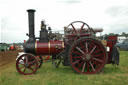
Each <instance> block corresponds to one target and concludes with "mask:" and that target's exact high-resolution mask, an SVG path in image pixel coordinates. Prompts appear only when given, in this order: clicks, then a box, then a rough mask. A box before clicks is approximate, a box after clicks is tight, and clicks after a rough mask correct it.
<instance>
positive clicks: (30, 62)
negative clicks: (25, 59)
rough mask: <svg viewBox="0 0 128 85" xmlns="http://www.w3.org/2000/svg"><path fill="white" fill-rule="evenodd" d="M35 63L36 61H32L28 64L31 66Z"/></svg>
mask: <svg viewBox="0 0 128 85" xmlns="http://www.w3.org/2000/svg"><path fill="white" fill-rule="evenodd" d="M35 62H36V61H35V60H33V61H31V62H29V63H28V64H29V65H31V64H33V63H35Z"/></svg>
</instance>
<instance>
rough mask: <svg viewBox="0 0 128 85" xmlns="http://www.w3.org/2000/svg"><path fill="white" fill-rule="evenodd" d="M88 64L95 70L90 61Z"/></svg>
mask: <svg viewBox="0 0 128 85" xmlns="http://www.w3.org/2000/svg"><path fill="white" fill-rule="evenodd" d="M89 64H90V65H91V67H92V70H93V71H95V69H94V67H93V65H92V63H91V62H89Z"/></svg>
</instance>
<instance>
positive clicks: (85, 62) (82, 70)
mask: <svg viewBox="0 0 128 85" xmlns="http://www.w3.org/2000/svg"><path fill="white" fill-rule="evenodd" d="M85 66H86V62H85V63H84V65H83V68H82V72H84V70H85Z"/></svg>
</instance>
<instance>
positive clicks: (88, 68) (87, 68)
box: [87, 63, 89, 72]
mask: <svg viewBox="0 0 128 85" xmlns="http://www.w3.org/2000/svg"><path fill="white" fill-rule="evenodd" d="M87 72H89V63H87Z"/></svg>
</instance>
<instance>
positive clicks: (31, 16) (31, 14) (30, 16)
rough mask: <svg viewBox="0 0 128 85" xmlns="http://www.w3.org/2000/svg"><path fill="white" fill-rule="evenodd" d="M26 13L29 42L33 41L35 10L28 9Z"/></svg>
mask: <svg viewBox="0 0 128 85" xmlns="http://www.w3.org/2000/svg"><path fill="white" fill-rule="evenodd" d="M27 12H28V23H29V34H28V36H29V40H28V41H35V33H34V32H35V31H34V12H35V10H33V9H29V10H27Z"/></svg>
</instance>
